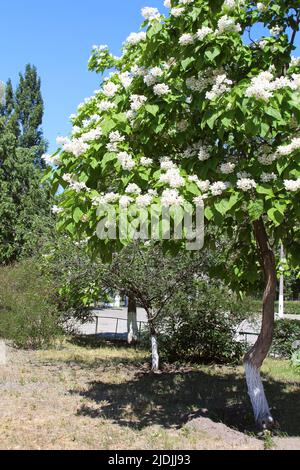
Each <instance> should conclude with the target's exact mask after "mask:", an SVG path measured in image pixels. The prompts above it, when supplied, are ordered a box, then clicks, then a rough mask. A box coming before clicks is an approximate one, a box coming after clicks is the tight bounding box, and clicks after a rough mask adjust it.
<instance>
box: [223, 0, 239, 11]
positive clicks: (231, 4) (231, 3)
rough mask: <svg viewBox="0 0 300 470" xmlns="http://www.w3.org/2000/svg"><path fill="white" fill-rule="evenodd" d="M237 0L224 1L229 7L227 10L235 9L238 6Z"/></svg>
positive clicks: (226, 6)
mask: <svg viewBox="0 0 300 470" xmlns="http://www.w3.org/2000/svg"><path fill="white" fill-rule="evenodd" d="M237 3H238V2H237V1H236V0H225V2H224V5H223V6H224V7H225V8H227V10H234V9H235V8H237V7H238V5H237Z"/></svg>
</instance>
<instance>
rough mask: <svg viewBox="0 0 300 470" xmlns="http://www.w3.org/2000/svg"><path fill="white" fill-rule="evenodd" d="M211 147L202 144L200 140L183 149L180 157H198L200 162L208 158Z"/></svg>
mask: <svg viewBox="0 0 300 470" xmlns="http://www.w3.org/2000/svg"><path fill="white" fill-rule="evenodd" d="M210 152H211V147H210V146H208V145H206V144H204V143H203V142H202V141H200V142H196V143H194V144H192V145H190V146H189V147H188V148H187V149H185V150H184V152H183V154H182V158H195V157H198V159H199V161H200V162H204V161H206V160H209V158H210V156H211V155H210Z"/></svg>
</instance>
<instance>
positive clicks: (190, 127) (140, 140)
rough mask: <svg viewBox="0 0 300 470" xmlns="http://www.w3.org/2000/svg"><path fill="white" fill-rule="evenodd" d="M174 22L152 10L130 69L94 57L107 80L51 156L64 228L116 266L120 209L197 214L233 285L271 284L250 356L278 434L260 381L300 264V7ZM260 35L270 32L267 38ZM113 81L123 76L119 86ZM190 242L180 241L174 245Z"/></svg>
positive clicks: (249, 8) (205, 3) (262, 416)
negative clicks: (223, 251)
mask: <svg viewBox="0 0 300 470" xmlns="http://www.w3.org/2000/svg"><path fill="white" fill-rule="evenodd" d="M165 7H167V8H169V13H168V14H167V16H164V15H162V14H161V13H160V12H159V11H158V10H157V9H156V8H150V7H146V8H144V9H143V10H142V15H143V17H144V19H145V21H144V23H143V25H142V29H141V30H140V31H139V32H137V33H131V34H130V35H129V37H128V38H127V40H126V41H125V42H124V45H123V53H122V56H121V57H114V56H113V55H112V54H111V53H110V51H109V48H108V47H107V46H99V47H96V46H95V47H94V48H93V52H92V56H91V58H90V61H89V68H90V69H91V70H94V71H96V72H98V73H100V74H103V79H102V85H101V88H100V89H99V90H97V91H96V92H95V95H94V96H92V97H91V98H88V99H86V101H85V102H84V103H82V104H81V105H80V106H79V108H78V112H77V114H76V115H74V116H73V118H72V120H73V125H74V127H73V132H72V136H71V138H67V139H65V138H59V140H58V144H59V145H60V149H59V150H58V152H57V153H56V154H55V155H54V156H53V157H49V156H46V157H45V159H46V160H47V161H48V163H49V164H53V163H54V164H55V165H56V169H55V170H54V171H52V170H50V173H52V181H53V187H54V189H56V188H57V187H58V186H59V185H61V186H62V187H63V188H64V191H63V193H62V195H61V201H60V206H59V207H55V208H54V210H55V211H56V212H57V214H58V217H59V221H58V225H59V227H61V228H64V229H67V230H68V231H69V232H70V233H71V234H74V235H75V236H76V237H77V236H80V237H82V238H84V239H86V241H87V243H88V246H89V247H90V249H91V250H92V251H94V252H96V253H99V254H100V255H101V256H103V257H107V256H108V255H109V254H110V253H112V252H115V251H117V250H118V249H120V248H122V246H123V245H124V244H126V243H129V242H130V236H128V238H127V239H126V237H124V236H123V238H122V239H119V240H113V241H112V240H108V239H107V240H105V239H99V237H98V236H97V233H96V232H97V225H98V224H99V221H101V220H102V219H103V217H104V216H105V213H104V212H105V211H101V210H99V205H103V204H104V203H105V204H110V205H111V206H113V207H114V208H115V213H116V217H117V221H116V223H117V224H118V217H120V214H121V212H122V210H123V209H124V208H127V207H129V206H130V205H132V204H134V205H135V206H136V207H138V208H143V210H145V209H146V210H150V207H151V206H152V205H153V204H154V203H157V202H158V201H160V203H161V204H162V206H163V207H173V208H174V207H175V208H176V207H179V206H182V205H184V204H185V203H187V202H188V203H190V204H193V205H194V206H195V207H196V206H201V207H203V206H204V207H205V217H206V223H207V224H208V225H212V226H214V227H217V228H218V229H219V230H220V232H221V233H222V234H223V235H224V236H227V237H229V239H231V240H233V243H232V246H233V247H240V248H241V247H243V249H242V250H241V249H240V250H239V254H240V261H239V260H237V261H236V263H230V265H231V266H233V270H232V273H231V278H232V279H238V280H240V281H247V280H251V281H253V280H255V279H256V278H258V277H260V276H261V274H262V273H263V274H264V278H265V293H264V297H263V319H262V329H261V333H260V335H259V338H258V340H257V342H256V344H255V346H254V347H253V348H252V349H251V351H249V353H248V354H247V355H246V357H245V368H246V377H247V383H248V389H249V395H250V398H251V402H252V405H253V409H254V414H255V418H256V421H257V422H258V423H259V424H260V425H263V426H266V427H267V426H271V425H272V424H273V422H274V421H273V417H272V415H271V412H270V408H269V406H268V403H267V399H266V396H265V393H264V389H263V385H262V381H261V378H260V368H261V366H262V364H263V361H264V359H265V358H266V356H267V354H268V351H269V349H270V346H271V343H272V336H273V328H274V301H275V296H276V284H277V273H276V259H275V249H276V247H277V246H278V244H279V242H280V241H281V242H282V243H283V244H284V246H285V249H286V253H287V257H288V258H289V260H290V263H291V264H292V265H295V266H297V265H298V266H299V254H300V230H299V216H300V198H299V190H300V165H299V156H300V125H299V119H300V59H297V58H295V57H294V51H295V48H296V47H295V45H296V41H297V39H298V37H297V36H298V31H299V22H300V8H299V0H290V1H287V0H264V1H262V2H256V1H248V0H245V1H238V0H225V1H224V0H166V1H165ZM258 31H260V33H258ZM108 72H110V73H109V74H108ZM172 244H176V246H177V247H178V242H172V241H169V245H170V246H171V245H172Z"/></svg>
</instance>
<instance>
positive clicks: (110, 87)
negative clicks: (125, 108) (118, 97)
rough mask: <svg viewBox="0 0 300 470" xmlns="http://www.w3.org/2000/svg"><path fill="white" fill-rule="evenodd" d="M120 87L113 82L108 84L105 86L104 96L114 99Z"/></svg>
mask: <svg viewBox="0 0 300 470" xmlns="http://www.w3.org/2000/svg"><path fill="white" fill-rule="evenodd" d="M118 89H119V85H116V84H115V83H113V82H108V83H105V84H104V85H103V90H102V92H103V94H104V95H105V96H107V97H108V98H113V97H114V96H115V94H116V93H117V92H118Z"/></svg>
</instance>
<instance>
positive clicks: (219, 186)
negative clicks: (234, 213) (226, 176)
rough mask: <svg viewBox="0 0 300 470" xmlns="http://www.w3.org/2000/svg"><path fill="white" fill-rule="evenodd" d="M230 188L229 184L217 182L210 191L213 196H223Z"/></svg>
mask: <svg viewBox="0 0 300 470" xmlns="http://www.w3.org/2000/svg"><path fill="white" fill-rule="evenodd" d="M228 187H229V184H228V183H224V182H223V181H216V182H215V183H213V184H212V185H211V186H210V190H211V193H212V195H213V196H221V195H222V194H223V192H224V191H226V190H227V189H228Z"/></svg>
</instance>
